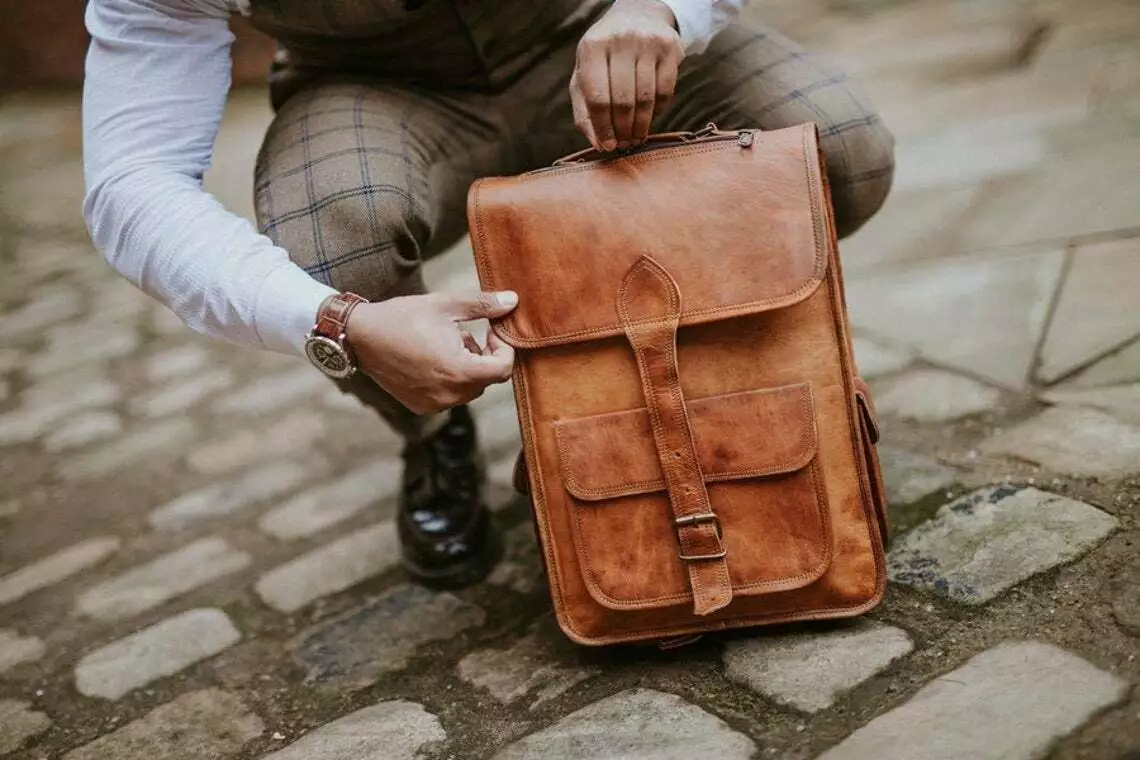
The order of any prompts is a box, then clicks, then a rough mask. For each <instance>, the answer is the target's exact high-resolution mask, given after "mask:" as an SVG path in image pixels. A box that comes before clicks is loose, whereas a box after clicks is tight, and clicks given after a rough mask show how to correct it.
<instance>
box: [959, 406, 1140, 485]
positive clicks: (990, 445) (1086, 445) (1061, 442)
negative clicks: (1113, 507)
mask: <svg viewBox="0 0 1140 760" xmlns="http://www.w3.org/2000/svg"><path fill="white" fill-rule="evenodd" d="M981 450H982V451H984V452H986V453H988V454H1004V455H1006V456H1012V457H1017V458H1018V459H1024V460H1026V461H1029V462H1034V463H1036V464H1039V465H1041V466H1043V467H1047V468H1048V469H1050V470H1055V471H1057V472H1060V473H1064V474H1066V475H1081V476H1087V477H1093V478H1112V477H1124V476H1126V475H1130V474H1132V473H1135V472H1140V426H1136V425H1129V424H1127V423H1126V422H1123V421H1121V420H1119V419H1117V418H1116V417H1113V416H1111V415H1109V414H1106V413H1105V412H1102V411H1100V410H1098V409H1092V408H1087V407H1077V406H1058V407H1052V408H1050V409H1046V410H1045V411H1043V412H1041V414H1039V415H1037V416H1036V417H1033V418H1032V419H1030V420H1027V421H1026V422H1023V423H1021V424H1020V425H1018V426H1016V427H1014V428H1011V429H1010V430H1005V431H1003V432H1001V433H998V434H997V435H995V436H994V437H993V438H990V439H989V440H988V441H986V442H985V443H983V444H982V446H981Z"/></svg>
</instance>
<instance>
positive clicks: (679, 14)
mask: <svg viewBox="0 0 1140 760" xmlns="http://www.w3.org/2000/svg"><path fill="white" fill-rule="evenodd" d="M661 2H663V3H665V4H666V5H668V6H669V10H671V11H673V16H674V18H676V19H677V30H678V31H679V32H680V34H681V44H683V45H684V46H685V55H696V54H697V53H703V52H704V50H705V48H707V47H708V46H709V42H710V41H711V40H712V38H713V37H715V36H716V35H717V32H719V31H720V30H721V29H724V28H725V27H726V26H728V24H729V22H731V21H732V20H733V19H734V18H736V16H737V15H738V14H739V13H740V9H741V8H743V7H744V6H745V5H746V4H747V3H748V0H661Z"/></svg>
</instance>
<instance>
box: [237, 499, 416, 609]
mask: <svg viewBox="0 0 1140 760" xmlns="http://www.w3.org/2000/svg"><path fill="white" fill-rule="evenodd" d="M398 560H399V544H398V542H397V539H396V527H395V525H394V524H393V523H392V522H391V521H390V520H388V521H385V522H382V523H380V524H378V525H372V526H370V527H367V528H363V529H361V530H358V531H356V532H355V533H350V534H349V535H347V536H344V537H343V538H338V539H337V540H336V541H333V542H331V543H328V544H325V545H324V546H321V547H318V548H316V549H314V550H312V551H311V552H309V553H308V554H302V555H301V556H300V557H297V558H296V559H293V560H290V561H289V562H286V563H285V564H284V565H280V566H278V567H276V568H274V569H272V570H270V571H269V572H267V573H265V575H263V576H261V579H260V580H259V581H258V582H257V586H256V587H255V590H256V591H257V595H258V596H260V597H261V600H262V601H263V602H265V603H266V604H268V605H269V606H270V607H272V608H273V609H275V610H278V611H279V612H295V611H297V610H299V609H301V608H302V607H304V606H306V605H308V604H310V603H311V602H313V601H315V600H317V599H319V598H321V597H322V596H328V595H329V594H335V593H337V592H338V591H344V590H345V589H347V588H351V587H352V586H355V585H356V584H357V583H360V582H361V581H363V580H367V579H368V578H371V577H372V576H374V575H379V574H380V573H382V572H384V571H385V570H387V569H388V568H390V567H392V566H394V565H395V564H396V562H397V561H398Z"/></svg>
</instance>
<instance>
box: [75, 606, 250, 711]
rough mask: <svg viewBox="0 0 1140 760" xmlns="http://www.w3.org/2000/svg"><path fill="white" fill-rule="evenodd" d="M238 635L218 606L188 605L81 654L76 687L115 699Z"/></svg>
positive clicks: (223, 646) (229, 642) (220, 649)
mask: <svg viewBox="0 0 1140 760" xmlns="http://www.w3.org/2000/svg"><path fill="white" fill-rule="evenodd" d="M240 640H241V633H240V632H238V629H237V628H236V627H235V626H234V624H233V622H231V621H230V618H229V616H228V615H226V613H224V612H222V611H221V610H217V609H211V608H206V609H194V610H187V611H186V612H183V613H181V614H179V615H175V616H174V617H171V618H167V619H166V620H163V621H162V622H160V623H155V624H154V625H152V626H150V627H149V628H144V629H143V630H141V631H139V632H138V633H133V634H131V635H130V636H128V637H126V638H125V639H119V640H118V641H114V642H111V643H110V644H108V645H106V646H104V647H101V648H99V649H96V650H95V651H94V652H91V653H90V654H88V655H86V656H84V657H83V659H81V660H80V661H79V664H78V665H76V666H75V688H76V689H78V691H79V693H80V694H84V695H86V696H88V697H102V698H104V699H118V698H119V697H121V696H123V695H124V694H126V693H128V692H130V691H133V690H134V689H137V688H139V687H141V686H144V685H146V684H148V683H150V682H151V681H156V680H158V679H159V678H164V677H166V676H169V675H173V674H175V673H177V672H179V671H180V670H184V669H185V668H188V667H190V666H191V665H193V664H194V663H196V662H201V661H202V660H205V659H208V658H210V657H213V656H214V655H216V654H218V653H219V652H223V651H225V650H226V649H228V648H230V647H232V646H233V645H234V644H236V643H237V642H238V641H240Z"/></svg>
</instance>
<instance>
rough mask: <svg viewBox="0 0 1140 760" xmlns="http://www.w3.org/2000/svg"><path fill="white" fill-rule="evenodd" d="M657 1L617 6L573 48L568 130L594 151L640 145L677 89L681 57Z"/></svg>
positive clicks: (629, 0) (622, 1) (632, 0)
mask: <svg viewBox="0 0 1140 760" xmlns="http://www.w3.org/2000/svg"><path fill="white" fill-rule="evenodd" d="M675 23H676V20H675V19H674V18H673V12H672V11H670V10H669V7H668V6H667V5H665V4H664V3H662V2H661V0H617V2H615V3H614V5H613V7H612V8H610V10H609V11H608V12H607V13H606V15H604V16H602V18H601V19H599V20H598V22H597V23H595V24H594V25H593V26H592V27H590V30H589V31H587V32H586V34H585V35H584V36H583V37H582V40H581V42H579V43H578V62H577V65H576V66H575V67H574V75H573V76H572V77H571V78H570V103H571V105H572V106H573V107H574V124H575V126H577V127H578V129H579V131H581V132H582V134H584V135H585V136H586V139H587V140H589V141H590V144H591V145H593V146H594V147H595V148H597V149H598V150H603V151H611V150H614V149H616V148H629V147H632V146H635V145H640V144H641V143H642V142H644V140H645V136H646V135H647V134H649V127H650V123H651V122H652V121H653V117H654V115H658V114H660V113H661V112H662V111H663V110H664V109H665V106H666V104H667V103H668V102H669V99H670V98H671V97H673V89H674V88H675V87H676V86H677V67H678V66H679V65H680V63H681V58H682V57H683V56H684V51H683V50H682V47H681V37H680V35H679V34H677V30H676V28H675V26H674V24H675Z"/></svg>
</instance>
